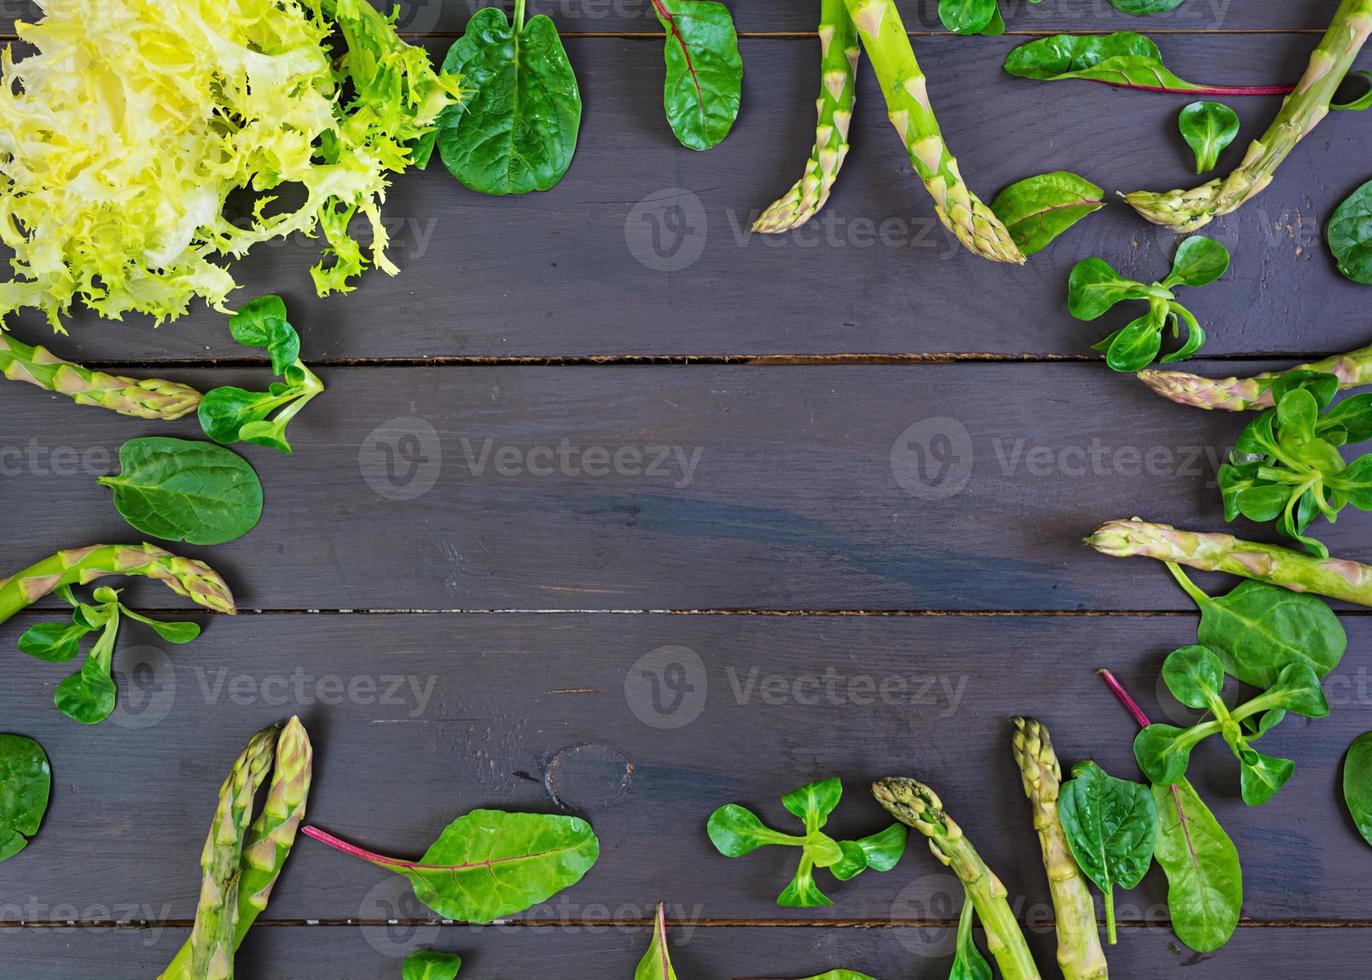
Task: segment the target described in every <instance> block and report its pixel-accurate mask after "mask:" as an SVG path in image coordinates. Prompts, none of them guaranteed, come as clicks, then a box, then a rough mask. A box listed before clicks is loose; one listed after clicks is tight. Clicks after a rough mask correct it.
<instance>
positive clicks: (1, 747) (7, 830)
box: [0, 735, 52, 861]
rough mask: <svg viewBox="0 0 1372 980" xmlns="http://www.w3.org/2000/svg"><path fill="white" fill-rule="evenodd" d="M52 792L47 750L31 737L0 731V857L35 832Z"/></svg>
mask: <svg viewBox="0 0 1372 980" xmlns="http://www.w3.org/2000/svg"><path fill="white" fill-rule="evenodd" d="M51 792H52V768H51V766H50V765H49V764H48V756H47V753H45V752H44V751H43V747H42V746H41V745H39V744H38V743H37V742H35V741H34V740H33V739H31V738H25V737H24V736H23V735H0V861H4V860H5V859H7V858H11V857H14V855H16V854H18V853H19V852H20V851H22V850H23V849H24V848H25V847H26V846H27V845H28V838H30V837H32V836H33V835H34V834H36V833H38V827H39V826H40V825H41V824H42V822H43V814H45V813H46V812H47V809H48V797H49V795H50V794H51Z"/></svg>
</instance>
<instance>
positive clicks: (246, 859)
mask: <svg viewBox="0 0 1372 980" xmlns="http://www.w3.org/2000/svg"><path fill="white" fill-rule="evenodd" d="M273 766H274V767H275V771H274V772H273V773H272V781H271V788H270V789H268V791H267V799H266V802H265V803H264V804H263V807H262V812H261V813H260V814H259V815H258V817H257V820H256V821H253V819H252V814H253V803H254V800H255V797H256V795H257V790H258V787H259V786H261V784H262V782H263V780H264V779H265V778H266V776H267V773H268V771H270V770H272V768H273ZM312 766H313V751H312V749H311V747H310V737H309V735H308V734H306V732H305V727H304V726H303V725H301V724H300V719H299V718H296V717H292V718H291V720H290V721H288V722H287V723H286V726H285V728H282V727H281V726H279V725H272V726H270V727H268V728H264V729H263V730H262V731H260V732H258V733H257V734H256V735H254V736H253V737H252V739H251V740H250V741H249V742H248V745H247V748H245V749H244V750H243V752H242V754H241V755H239V757H238V759H237V761H235V762H234V764H233V769H232V770H231V771H230V772H229V776H228V778H227V779H226V780H224V786H223V788H222V789H221V790H220V791H219V803H218V806H217V807H216V808H215V813H214V823H213V824H211V826H210V833H209V837H208V838H206V840H205V849H204V852H203V853H202V854H201V857H200V866H201V868H202V869H203V870H204V878H203V880H202V882H201V886H200V902H199V905H198V906H197V908H196V912H195V925H194V927H193V928H192V929H191V935H190V938H189V939H187V940H186V943H185V945H183V946H182V947H181V949H180V951H179V952H178V953H177V954H176V956H175V957H174V958H173V959H172V961H171V963H170V964H168V966H167V968H166V970H164V971H163V972H162V974H161V976H160V977H159V978H158V980H232V978H233V958H234V953H235V951H236V950H237V949H238V947H239V945H240V944H241V943H242V942H243V937H244V936H246V935H247V933H248V930H249V929H250V928H252V925H253V923H254V922H255V921H257V917H258V916H259V915H261V914H262V912H263V911H264V910H265V909H266V907H267V900H268V899H269V898H270V897H271V892H272V887H273V886H274V885H275V884H276V880H277V878H278V877H280V875H281V869H282V867H283V866H284V865H285V863H286V858H287V857H288V856H289V855H290V851H291V845H293V844H294V843H295V832H296V829H297V828H298V827H299V826H300V821H301V819H302V818H303V817H304V815H305V800H306V797H308V795H309V792H310V777H311V773H312ZM250 824H251V826H250Z"/></svg>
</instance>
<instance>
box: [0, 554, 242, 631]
mask: <svg viewBox="0 0 1372 980" xmlns="http://www.w3.org/2000/svg"><path fill="white" fill-rule="evenodd" d="M104 575H142V576H144V577H145V578H150V579H156V580H157V581H159V582H161V583H162V584H164V585H165V586H167V588H169V589H171V590H172V591H173V592H175V593H176V594H177V595H179V596H184V597H186V598H187V599H189V600H191V601H192V602H194V603H196V604H197V605H201V606H204V607H205V608H206V609H211V610H213V611H214V612H222V613H228V614H229V615H233V614H234V613H235V612H237V611H238V610H237V609H236V607H235V606H234V603H233V594H232V593H231V592H229V587H228V586H227V585H225V584H224V580H223V579H222V578H220V577H219V573H218V572H216V571H215V570H214V569H212V568H210V566H208V565H206V564H205V563H204V562H202V561H196V560H194V559H192V558H182V557H181V556H180V555H174V554H172V553H171V552H170V551H163V550H162V549H161V548H159V547H157V546H156V545H151V544H146V543H144V544H93V545H91V546H90V547H88V548H72V549H70V550H67V551H59V552H58V553H57V554H55V555H52V556H50V557H48V558H44V559H43V560H42V561H40V562H37V563H36V564H33V565H30V566H29V567H28V568H26V569H24V570H23V571H21V572H19V573H17V574H15V575H11V576H10V577H9V578H6V579H0V623H3V622H5V620H7V619H9V618H10V617H11V616H13V615H14V614H15V613H17V612H19V611H20V610H21V609H24V608H25V607H27V606H30V605H32V604H33V603H35V602H37V601H38V600H39V599H41V598H43V596H45V595H47V594H48V593H49V592H51V591H52V590H53V589H56V588H58V587H59V586H63V585H85V584H87V583H88V582H91V581H93V580H95V579H97V578H100V577H101V576H104Z"/></svg>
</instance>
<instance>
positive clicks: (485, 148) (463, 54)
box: [436, 7, 581, 195]
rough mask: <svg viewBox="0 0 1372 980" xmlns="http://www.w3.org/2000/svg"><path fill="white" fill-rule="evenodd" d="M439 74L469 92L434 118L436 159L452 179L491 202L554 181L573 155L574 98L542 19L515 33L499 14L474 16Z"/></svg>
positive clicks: (550, 29)
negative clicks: (459, 79)
mask: <svg viewBox="0 0 1372 980" xmlns="http://www.w3.org/2000/svg"><path fill="white" fill-rule="evenodd" d="M443 70H444V72H446V73H448V74H451V75H461V76H463V78H464V79H465V80H466V81H467V82H468V83H470V85H471V87H472V88H473V89H474V90H475V91H474V94H473V95H472V96H471V97H470V98H469V99H468V100H467V101H466V102H464V103H463V104H461V105H456V104H453V105H449V106H448V107H447V108H445V109H444V110H443V112H442V114H441V115H440V116H439V117H438V133H437V139H436V142H437V145H438V152H439V154H440V155H441V156H442V157H443V162H444V164H446V165H447V167H448V170H449V171H450V172H451V173H452V175H453V176H454V177H456V178H457V179H458V180H459V181H461V183H462V184H463V185H464V186H465V187H468V188H470V189H471V190H474V191H478V192H480V193H482V194H496V195H501V194H527V193H530V192H531V191H546V190H550V189H552V188H553V187H555V186H556V185H557V183H558V182H559V181H560V180H562V177H563V175H564V174H566V173H567V170H568V168H569V167H570V166H571V165H572V157H573V156H574V155H575V153H576V143H577V137H578V134H579V132H580V129H581V91H580V88H579V87H578V85H577V80H576V74H575V72H573V71H572V66H571V62H570V61H568V59H567V52H566V49H564V48H563V46H562V39H561V38H560V37H559V36H558V33H557V28H556V27H555V26H554V25H553V22H552V21H551V20H550V19H549V18H548V17H546V16H544V15H542V14H540V15H538V16H536V17H532V18H530V19H529V21H528V23H525V24H522V25H521V24H512V23H511V22H510V21H509V20H508V19H507V18H506V16H505V12H504V11H503V10H501V9H500V8H499V7H484V8H482V9H481V10H478V11H477V12H476V14H475V15H473V17H472V18H471V20H470V21H468V23H467V30H466V33H464V34H463V35H462V37H461V38H459V39H458V40H457V42H456V43H455V44H453V46H452V48H451V49H450V50H449V51H448V57H447V58H446V59H445V60H444V62H443Z"/></svg>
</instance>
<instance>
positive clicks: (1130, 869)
mask: <svg viewBox="0 0 1372 980" xmlns="http://www.w3.org/2000/svg"><path fill="white" fill-rule="evenodd" d="M1058 817H1059V819H1060V820H1061V821H1062V829H1063V832H1064V833H1065V834H1066V835H1067V845H1068V847H1069V848H1070V849H1071V851H1072V857H1074V858H1075V859H1076V862H1077V866H1078V867H1079V868H1081V870H1082V873H1083V874H1085V875H1086V877H1088V878H1090V879H1091V880H1092V881H1094V882H1095V883H1096V886H1097V887H1098V888H1100V890H1101V893H1102V894H1103V895H1104V896H1105V925H1106V931H1107V933H1108V935H1109V939H1110V944H1111V945H1114V943H1115V941H1116V935H1115V887H1116V886H1119V887H1120V888H1133V887H1135V886H1136V885H1138V883H1139V882H1140V881H1142V880H1143V876H1144V874H1145V873H1147V871H1148V866H1149V865H1150V864H1152V863H1153V844H1154V841H1155V840H1156V838H1157V833H1158V814H1157V805H1156V804H1155V803H1154V802H1153V794H1152V793H1151V792H1150V791H1149V788H1148V787H1147V786H1143V785H1141V784H1139V783H1131V782H1129V781H1127V780H1124V779H1116V778H1115V777H1114V776H1111V775H1109V774H1107V773H1106V772H1105V770H1104V769H1102V768H1101V767H1100V766H1098V765H1096V764H1095V763H1094V762H1079V763H1077V765H1076V766H1075V767H1074V768H1073V769H1072V779H1071V780H1069V781H1068V782H1066V783H1064V784H1063V786H1062V790H1061V794H1060V796H1059V798H1058Z"/></svg>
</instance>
